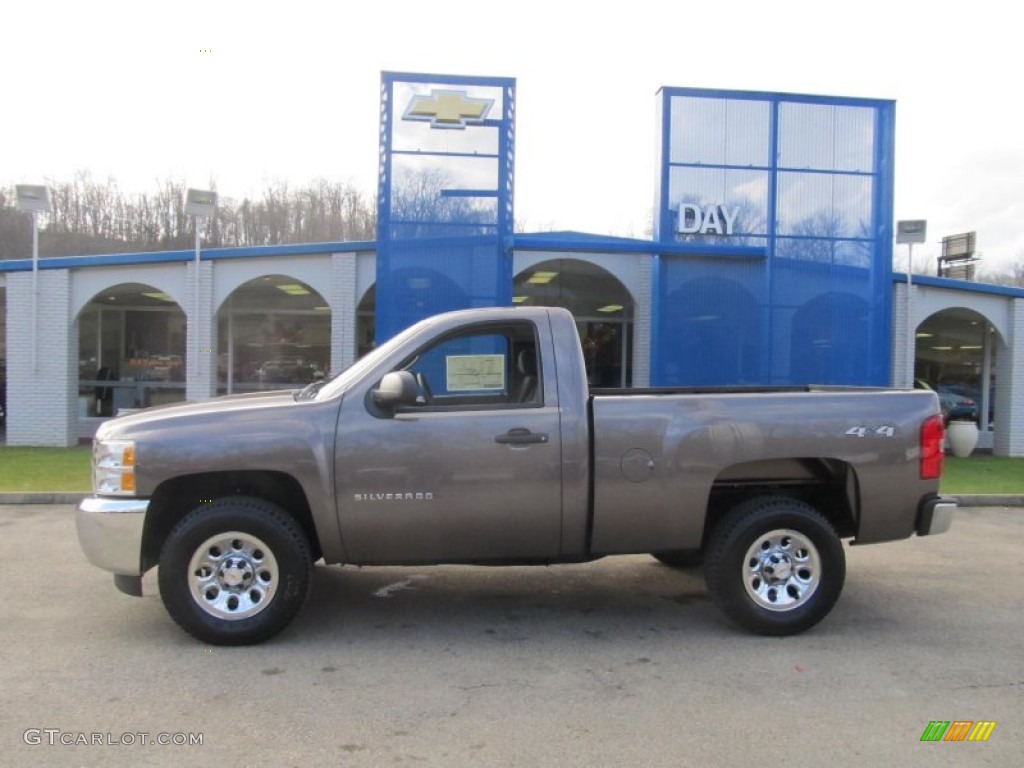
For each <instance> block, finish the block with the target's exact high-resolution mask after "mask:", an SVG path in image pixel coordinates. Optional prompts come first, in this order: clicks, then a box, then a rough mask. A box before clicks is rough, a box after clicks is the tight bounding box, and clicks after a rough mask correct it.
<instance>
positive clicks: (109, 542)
mask: <svg viewBox="0 0 1024 768" xmlns="http://www.w3.org/2000/svg"><path fill="white" fill-rule="evenodd" d="M147 509H149V499H111V498H104V497H102V496H90V497H88V498H86V499H83V500H82V502H81V503H80V504H79V505H78V510H77V512H76V513H75V524H76V526H77V528H78V542H79V544H81V545H82V550H83V551H84V552H85V556H86V557H87V558H88V559H89V562H90V563H92V564H93V565H95V566H96V567H97V568H102V569H103V570H105V571H110V572H112V573H114V574H117V575H120V576H141V575H142V529H143V525H144V524H145V521H146V510H147Z"/></svg>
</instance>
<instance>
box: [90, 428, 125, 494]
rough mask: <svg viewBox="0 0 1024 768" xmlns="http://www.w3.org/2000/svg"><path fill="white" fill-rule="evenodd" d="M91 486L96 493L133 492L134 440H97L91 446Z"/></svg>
mask: <svg viewBox="0 0 1024 768" xmlns="http://www.w3.org/2000/svg"><path fill="white" fill-rule="evenodd" d="M92 487H93V490H94V491H95V492H96V493H98V494H103V495H113V496H132V495H134V494H135V441H134V440H106V441H97V442H96V443H95V444H94V445H93V448H92Z"/></svg>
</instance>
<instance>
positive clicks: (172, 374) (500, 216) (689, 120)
mask: <svg viewBox="0 0 1024 768" xmlns="http://www.w3.org/2000/svg"><path fill="white" fill-rule="evenodd" d="M515 93H516V86H515V81H514V80H511V79H507V78H476V77H448V76H438V75H417V74H406V73H384V74H383V75H382V79H381V110H380V116H381V125H380V136H381V139H380V173H379V184H378V233H377V239H376V240H375V241H373V242H343V243H314V244H297V245H287V246H268V247H250V248H213V249H199V248H197V249H196V250H195V251H192V250H189V251H174V252H160V253H138V254H116V255H106V256H103V255H101V256H77V257H60V258H47V257H46V256H45V255H44V256H43V257H41V258H39V259H38V261H37V262H33V260H32V259H31V258H24V259H19V260H10V261H0V323H2V324H3V325H2V326H0V343H3V345H4V346H3V347H2V348H0V359H4V360H5V370H6V374H5V381H6V441H7V443H8V444H9V445H72V444H75V443H78V442H79V441H80V440H82V439H88V438H89V437H91V435H92V434H93V433H94V432H95V430H96V428H97V426H98V425H99V424H100V423H102V421H103V420H104V419H107V418H110V417H111V416H113V415H116V414H117V413H118V412H121V411H124V410H126V409H134V408H141V407H149V406H155V405H161V404H167V403H173V402H179V401H184V400H197V399H203V398H208V397H212V396H215V395H219V394H233V393H242V392H252V391H259V390H265V389H280V388H282V387H295V386H301V385H302V384H304V383H306V382H309V381H311V380H313V379H315V378H318V377H322V376H326V375H330V374H331V373H332V372H337V371H339V370H341V369H342V368H344V367H346V366H348V365H349V364H351V363H352V362H353V361H354V360H355V359H356V358H357V357H358V356H359V355H361V354H362V353H364V352H365V351H366V350H368V349H369V348H371V347H372V346H373V345H374V344H375V343H377V342H379V341H381V340H383V339H386V338H389V337H390V336H392V335H394V334H395V333H396V332H398V331H399V330H401V329H402V328H404V327H406V326H408V325H409V324H411V323H412V322H415V321H416V320H418V319H420V318H422V317H426V316H428V315H431V314H435V313H437V312H440V311H445V310H449V309H455V308H463V307H482V306H506V305H534V306H536V305H544V306H562V307H566V308H568V309H569V310H571V311H572V312H573V314H574V315H575V317H576V320H577V328H578V330H579V333H580V337H581V339H582V342H583V348H584V354H585V358H586V361H587V366H588V375H589V377H590V381H591V384H592V386H594V387H647V386H672V387H703V386H725V385H743V386H803V385H811V384H826V385H829V384H831V385H858V386H912V385H913V384H914V383H915V381H917V382H918V383H919V385H922V386H923V385H924V384H923V382H927V384H928V385H931V386H933V387H935V388H936V389H937V390H938V391H939V393H940V398H941V399H943V402H944V405H945V406H946V407H947V409H948V410H950V413H951V415H952V416H953V418H965V419H973V420H975V421H976V422H977V423H978V425H979V427H980V442H979V446H980V447H982V448H988V449H992V450H993V451H994V452H995V453H997V454H1000V455H1010V456H1022V455H1024V291H1022V290H1016V289H1009V288H1002V287H998V286H989V285H982V284H978V283H974V282H971V281H967V280H954V279H946V278H925V277H918V276H915V277H914V278H913V280H912V282H911V281H908V279H907V277H906V276H905V275H902V274H895V273H894V272H893V270H892V264H893V249H894V241H895V232H894V221H893V218H894V217H893V179H894V173H895V167H896V165H895V158H894V154H893V148H894V135H895V104H894V103H893V102H891V101H886V100H872V99H851V98H837V97H823V96H806V95H794V94H780V93H761V92H745V91H744V92H739V91H708V90H699V89H689V88H663V89H662V90H661V91H660V92H659V93H658V95H657V115H658V117H657V119H658V124H659V128H660V139H659V143H658V147H657V148H656V150H657V156H658V165H657V169H658V176H657V181H656V184H655V187H656V188H655V190H654V200H655V203H654V212H655V215H654V234H653V237H652V238H651V239H628V238H613V237H604V236H597V235H588V234H584V233H575V232H559V233H537V234H519V233H515V232H514V231H513V221H514V197H515V195H514V191H515V184H514V165H515Z"/></svg>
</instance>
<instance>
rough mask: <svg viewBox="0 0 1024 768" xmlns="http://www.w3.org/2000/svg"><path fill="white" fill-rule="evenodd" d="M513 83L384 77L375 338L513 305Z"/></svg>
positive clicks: (488, 80) (382, 338)
mask: <svg viewBox="0 0 1024 768" xmlns="http://www.w3.org/2000/svg"><path fill="white" fill-rule="evenodd" d="M514 114H515V81H514V80H512V79H509V78H481V77H455V76H448V75H424V74H400V73H389V72H385V73H383V74H382V76H381V109H380V119H381V127H380V168H379V179H378V217H377V235H378V243H377V316H376V337H377V341H378V342H380V341H383V340H386V339H388V338H390V337H391V336H393V335H394V334H396V333H398V332H399V331H401V330H402V329H403V328H406V327H407V326H409V325H410V324H412V323H414V322H416V321H417V320H419V319H421V318H424V317H428V316H430V315H433V314H437V313H438V312H444V311H447V310H452V309H463V308H467V307H483V306H501V305H509V304H511V301H512V258H511V251H510V249H509V248H508V245H509V243H510V242H511V241H510V238H511V234H512V221H513V208H512V193H513V160H514V145H515V128H514Z"/></svg>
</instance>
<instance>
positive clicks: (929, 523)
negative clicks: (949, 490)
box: [917, 498, 956, 536]
mask: <svg viewBox="0 0 1024 768" xmlns="http://www.w3.org/2000/svg"><path fill="white" fill-rule="evenodd" d="M954 512H956V501H955V500H953V499H949V498H945V499H942V498H939V499H929V500H928V501H926V502H924V504H922V505H921V511H920V512H919V513H918V515H917V535H918V536H934V535H935V534H937V533H945V532H946V531H948V530H949V526H950V525H952V524H953V513H954Z"/></svg>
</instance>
